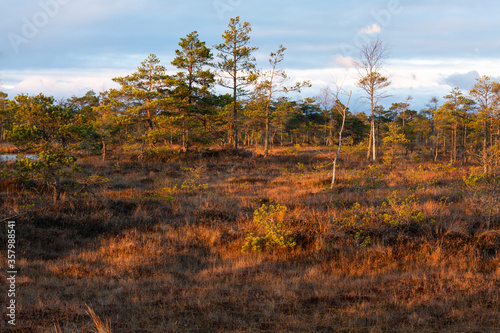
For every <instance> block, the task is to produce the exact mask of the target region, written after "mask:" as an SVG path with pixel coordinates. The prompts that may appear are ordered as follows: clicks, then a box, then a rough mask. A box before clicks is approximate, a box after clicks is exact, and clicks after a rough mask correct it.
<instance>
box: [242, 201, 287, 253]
mask: <svg viewBox="0 0 500 333" xmlns="http://www.w3.org/2000/svg"><path fill="white" fill-rule="evenodd" d="M286 210H287V208H286V207H285V206H281V205H279V204H277V205H269V206H266V205H262V207H260V208H259V209H256V210H255V211H254V215H253V221H254V222H255V223H256V224H257V225H259V226H260V227H262V228H263V229H264V231H265V235H264V236H256V235H255V234H254V233H249V234H248V237H247V238H246V239H245V240H246V242H245V245H243V247H242V251H243V252H245V251H247V250H250V249H252V250H253V251H256V252H261V251H262V250H263V249H264V248H276V247H280V248H292V247H294V246H296V245H297V243H296V242H295V239H294V237H293V233H292V232H291V231H285V230H283V228H284V225H283V220H284V218H285V213H286Z"/></svg>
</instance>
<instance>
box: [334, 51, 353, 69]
mask: <svg viewBox="0 0 500 333" xmlns="http://www.w3.org/2000/svg"><path fill="white" fill-rule="evenodd" d="M353 63H354V59H353V58H352V57H346V56H343V55H340V54H338V55H336V56H335V58H334V60H333V64H334V65H337V66H340V67H347V68H349V67H352V66H353Z"/></svg>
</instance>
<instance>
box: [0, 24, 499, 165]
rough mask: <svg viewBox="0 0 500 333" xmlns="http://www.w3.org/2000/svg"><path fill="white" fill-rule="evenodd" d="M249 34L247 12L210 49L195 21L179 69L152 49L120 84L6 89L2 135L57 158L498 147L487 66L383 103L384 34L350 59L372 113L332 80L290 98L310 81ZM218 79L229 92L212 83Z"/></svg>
mask: <svg viewBox="0 0 500 333" xmlns="http://www.w3.org/2000/svg"><path fill="white" fill-rule="evenodd" d="M250 32H251V26H250V24H249V23H248V22H241V21H240V19H239V17H236V18H232V19H231V20H230V22H229V25H228V29H227V30H226V31H225V32H224V34H223V35H222V39H223V40H222V42H221V43H220V44H218V45H215V46H214V47H213V49H211V48H209V47H207V46H206V44H205V42H203V41H201V40H200V39H199V35H198V33H197V32H196V31H194V32H192V33H190V34H188V35H187V36H186V37H185V38H181V39H180V42H179V48H178V49H177V50H176V51H175V54H176V56H175V58H174V59H173V60H172V61H171V64H172V65H173V66H174V67H175V68H176V70H177V72H176V73H175V74H172V75H170V74H167V71H166V68H165V67H164V66H163V65H161V63H160V59H159V58H158V57H157V56H156V55H154V54H151V55H150V56H149V57H148V58H147V59H145V60H144V61H143V62H142V63H141V65H140V66H139V67H138V69H137V71H136V72H134V73H132V74H130V75H127V76H124V77H116V78H114V79H113V81H114V82H116V83H118V85H119V87H120V88H118V89H109V90H107V91H104V92H102V93H100V94H96V93H95V92H93V91H89V92H88V93H86V94H85V95H84V96H79V97H77V96H74V97H72V98H69V99H66V100H62V101H56V100H55V99H54V97H51V96H45V95H43V94H39V95H37V96H28V95H24V94H21V95H18V96H16V97H14V98H13V99H10V100H9V99H8V96H7V95H6V94H5V93H0V135H1V137H0V139H1V140H2V141H8V142H11V143H13V144H15V145H16V146H17V147H18V148H19V150H20V151H21V152H32V153H40V154H45V155H44V156H53V157H54V159H55V160H54V161H55V162H54V163H56V164H57V163H59V164H60V165H69V164H71V161H72V159H71V158H69V156H72V155H71V153H74V152H78V151H80V152H85V153H88V154H97V155H101V156H102V157H103V158H104V159H105V158H106V156H109V154H110V153H115V154H117V153H121V152H123V151H124V150H127V149H130V150H136V151H140V154H141V157H142V156H144V154H152V153H155V152H160V151H161V150H162V149H163V150H165V149H174V148H176V149H179V148H180V149H182V150H184V151H187V150H189V149H191V148H192V147H193V146H196V147H200V146H210V145H214V144H217V145H220V146H224V147H232V148H234V149H238V148H239V147H241V146H255V145H261V146H262V147H263V148H264V152H265V155H266V156H267V154H268V152H269V148H270V147H273V146H287V145H296V144H310V145H324V146H331V147H335V146H336V145H339V143H340V142H341V141H342V142H343V143H344V144H345V145H348V146H352V147H357V148H358V149H359V150H364V151H365V152H366V157H367V158H368V159H372V160H376V159H377V158H379V155H381V156H382V157H383V158H384V160H385V161H387V162H388V163H393V162H394V161H396V160H397V159H401V158H408V157H414V158H419V159H430V160H436V161H437V160H447V161H449V162H450V163H451V164H465V163H467V162H468V161H471V159H478V160H479V161H480V162H481V161H482V162H483V163H482V165H484V168H485V171H487V169H488V165H487V164H488V163H486V161H487V160H489V159H491V158H489V157H491V155H492V154H495V153H496V152H497V151H498V147H499V145H500V111H499V108H500V84H499V83H498V82H496V81H494V80H492V79H491V78H490V77H488V76H483V77H481V78H478V79H477V80H476V84H475V85H474V87H472V89H471V90H470V91H467V92H464V91H461V90H460V89H459V88H453V89H452V90H451V91H450V92H449V94H448V95H446V96H443V98H442V101H440V100H439V99H438V98H436V97H434V98H432V99H431V100H430V101H429V104H428V106H427V107H426V108H425V109H423V110H419V111H416V110H412V109H411V97H408V98H407V99H405V100H403V101H400V102H397V103H393V104H392V106H391V107H390V108H388V109H385V108H384V107H383V106H381V105H380V104H379V103H380V101H381V100H382V99H383V98H386V97H387V95H386V94H385V90H384V89H385V88H387V87H388V86H389V85H390V83H391V82H390V80H389V78H388V77H386V76H384V75H382V73H381V71H382V68H383V66H384V60H386V59H387V57H388V49H387V47H386V46H385V44H384V43H383V41H381V40H380V39H377V40H375V41H372V42H370V43H367V44H366V45H364V46H363V47H362V48H361V50H360V56H359V58H358V59H357V60H356V61H355V63H354V66H355V68H356V69H357V73H358V81H357V84H358V87H359V88H361V90H362V91H363V93H364V96H365V97H366V99H367V100H368V101H369V105H370V112H369V113H354V112H351V111H350V110H349V108H348V103H346V101H344V103H346V105H344V104H343V102H342V94H339V93H338V92H337V93H336V94H335V93H332V90H331V89H330V88H328V87H326V88H325V89H323V90H322V92H321V94H320V95H319V96H317V97H316V98H303V99H300V100H296V99H295V100H294V99H291V98H290V97H289V96H288V95H287V93H289V92H292V91H293V92H300V91H301V90H302V89H303V88H307V87H309V86H310V84H309V82H300V83H295V84H288V82H287V74H286V72H285V71H283V70H282V69H281V67H280V66H281V63H282V61H283V60H284V54H285V51H286V48H285V47H283V46H281V45H280V46H279V47H278V49H277V50H276V51H273V52H271V53H270V57H269V67H268V69H267V70H257V68H256V60H255V58H254V56H253V53H254V52H255V51H256V50H257V49H258V48H257V47H254V46H251V45H250ZM214 52H216V56H214ZM217 85H219V86H221V87H225V88H227V89H229V93H227V94H219V93H216V92H215V89H214V88H215V87H216V86H217ZM347 95H348V94H347ZM347 95H346V96H347ZM339 110H343V112H339ZM339 132H341V133H342V132H343V133H342V134H341V135H340V136H339ZM342 137H343V139H342Z"/></svg>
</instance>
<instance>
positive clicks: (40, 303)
mask: <svg viewBox="0 0 500 333" xmlns="http://www.w3.org/2000/svg"><path fill="white" fill-rule="evenodd" d="M327 152H328V151H317V150H311V149H310V150H302V151H300V152H298V151H295V150H294V149H288V150H280V151H278V150H276V151H275V152H274V154H273V155H272V156H270V157H269V158H267V159H264V158H263V157H261V156H259V155H258V154H251V153H248V152H240V153H237V154H236V153H230V152H224V151H211V152H204V153H191V154H189V155H188V156H174V155H172V156H169V157H163V158H162V159H163V160H162V159H159V158H157V159H146V160H142V161H140V162H139V161H137V159H136V158H134V157H132V156H121V157H120V158H118V157H115V158H113V159H111V160H107V161H105V162H103V161H101V160H100V159H98V158H81V159H80V160H79V161H78V164H79V166H81V168H82V172H81V175H80V176H79V177H80V178H81V179H83V178H82V177H86V179H87V183H88V184H89V185H88V187H87V188H85V189H83V190H82V191H80V192H79V193H77V194H76V195H73V194H74V193H75V192H77V189H78V187H79V186H78V185H76V184H74V183H73V182H70V181H67V182H66V183H65V186H67V187H68V191H67V192H66V193H63V195H62V199H61V200H60V201H59V202H57V203H54V202H53V201H52V196H51V194H50V189H46V188H43V187H41V186H38V185H37V184H33V183H29V184H25V185H18V184H14V183H9V182H5V181H4V182H2V183H1V184H0V204H1V206H0V217H2V219H3V217H9V216H13V215H19V216H18V217H16V218H15V220H16V222H17V242H18V245H17V246H18V251H19V253H18V262H17V266H18V269H19V276H18V281H17V288H18V296H17V300H18V303H19V306H18V328H17V331H18V332H23V331H25V332H57V331H62V332H82V331H84V332H87V331H91V330H92V329H95V326H94V322H93V320H92V319H91V317H90V316H89V313H88V308H87V305H88V306H89V307H90V308H91V309H93V310H94V311H95V313H96V314H97V315H98V316H99V317H100V318H101V319H102V320H103V321H104V320H109V322H110V326H111V330H112V331H113V332H408V331H416V332H500V329H499V328H498V327H499V323H500V268H499V263H500V255H499V251H498V250H499V249H500V232H499V229H500V219H499V215H498V207H493V215H492V223H491V225H490V226H489V228H488V227H487V224H486V222H485V221H486V219H487V217H488V216H489V215H488V214H489V213H487V212H486V209H485V208H484V207H483V206H478V204H477V202H479V201H478V198H477V196H476V197H473V196H472V193H471V191H469V190H467V189H466V188H464V186H463V177H464V176H465V175H466V174H467V172H468V171H467V169H466V168H464V169H462V168H454V167H450V166H446V165H437V164H434V163H427V162H426V163H420V164H417V163H410V164H403V165H400V166H398V167H395V168H387V167H385V166H383V165H379V164H375V165H370V164H368V163H367V162H365V161H364V160H363V159H362V158H360V157H359V156H357V155H356V154H355V153H354V152H352V153H344V155H343V159H342V161H341V163H340V169H339V183H338V184H337V186H336V187H335V189H333V190H330V189H329V183H330V164H329V163H330V160H329V159H328V154H327ZM91 176H92V178H89V177H91ZM263 204H264V205H266V206H267V207H269V206H270V205H275V204H280V205H282V206H285V207H287V210H286V212H285V214H284V216H283V218H282V220H281V221H282V222H283V228H284V229H285V230H286V231H290V232H291V233H292V234H293V237H294V239H295V241H296V243H297V245H296V246H295V247H293V248H276V249H265V250H264V251H262V252H261V253H257V252H253V251H251V250H250V251H247V252H245V253H242V246H243V245H244V244H245V238H246V237H247V235H248V233H249V232H252V233H254V234H256V235H261V236H264V231H263V230H262V229H260V227H259V226H258V225H257V224H255V223H254V211H255V210H256V209H258V208H259V207H261V206H262V205H263ZM488 212H489V211H488ZM5 230H6V229H5V228H2V230H1V238H2V240H1V242H2V244H6V232H5ZM1 260H2V267H5V266H4V264H5V262H6V256H5V255H2V259H1ZM1 284H2V289H5V288H3V287H6V281H5V279H1ZM2 297H4V299H5V300H7V298H6V297H7V295H6V293H2ZM2 303H3V302H2ZM3 304H5V303H3ZM5 328H6V325H5V323H4V324H3V326H2V327H0V329H5Z"/></svg>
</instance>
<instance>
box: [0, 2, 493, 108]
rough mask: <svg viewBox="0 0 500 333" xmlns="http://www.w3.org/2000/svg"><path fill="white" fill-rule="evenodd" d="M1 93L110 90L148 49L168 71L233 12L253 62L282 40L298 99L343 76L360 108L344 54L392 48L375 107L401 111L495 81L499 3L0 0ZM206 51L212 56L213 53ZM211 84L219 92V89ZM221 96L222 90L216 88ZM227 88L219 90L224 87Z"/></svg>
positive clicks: (212, 39)
mask: <svg viewBox="0 0 500 333" xmlns="http://www.w3.org/2000/svg"><path fill="white" fill-rule="evenodd" d="M0 3H1V4H2V6H1V8H2V11H1V12H0V90H1V91H4V92H6V93H8V94H9V98H13V97H14V96H16V95H18V94H21V93H28V94H30V95H36V94H38V93H44V94H46V95H53V96H55V97H56V98H58V99H60V98H69V97H71V96H81V95H84V94H85V93H86V92H87V91H89V90H94V91H95V92H102V91H105V90H107V89H110V88H115V87H117V86H116V84H115V83H114V82H113V81H112V80H111V79H112V78H113V77H119V76H125V75H128V74H131V73H133V72H135V71H136V70H137V67H138V66H140V64H141V62H142V61H143V60H144V59H146V58H147V56H148V55H149V54H151V53H154V54H156V55H157V56H158V57H159V58H160V60H161V62H162V64H163V65H164V66H165V67H166V68H167V73H170V74H173V73H175V69H174V68H173V66H172V65H171V64H170V62H171V61H172V60H173V58H174V55H175V50H176V49H177V48H179V46H178V42H179V41H180V38H183V37H185V36H186V35H187V34H189V33H190V32H192V31H197V32H198V34H199V37H200V39H201V40H202V41H205V42H206V44H207V46H213V45H215V44H219V43H221V42H222V34H223V32H224V30H225V29H227V25H228V22H229V19H230V18H231V17H236V16H240V19H241V21H246V22H249V23H250V24H251V27H252V32H251V33H250V37H251V39H250V41H251V45H252V46H257V47H259V49H258V51H256V52H255V54H254V55H255V57H256V59H257V63H258V67H259V68H261V69H263V70H265V69H267V67H268V61H267V59H268V58H269V54H270V52H272V51H276V50H277V49H278V47H279V45H280V44H282V45H284V46H285V47H286V48H287V50H286V53H285V59H284V61H283V63H282V69H284V70H285V71H286V72H287V74H288V75H289V77H290V81H291V83H293V81H303V80H309V81H310V82H311V84H312V87H311V88H307V89H305V90H303V92H302V94H301V95H300V96H291V97H292V98H297V99H298V98H303V97H312V96H315V95H318V94H319V92H320V90H321V88H323V87H324V86H331V87H335V85H336V83H342V84H343V88H344V89H345V90H347V91H349V90H352V91H353V95H354V96H355V102H354V105H355V108H356V109H357V110H359V111H360V112H363V111H366V110H364V109H366V108H367V105H366V104H365V103H363V102H362V101H363V100H362V98H361V97H362V93H361V91H360V90H359V88H357V87H356V84H355V83H356V80H357V79H356V71H355V70H354V69H353V68H352V59H355V58H356V57H357V56H358V54H359V47H360V46H361V45H363V44H364V43H366V42H368V41H370V40H372V39H374V38H377V37H379V38H381V39H382V40H384V42H385V43H386V44H387V45H388V47H389V50H390V54H389V57H388V59H387V61H386V63H385V65H384V67H383V70H382V72H383V74H384V75H387V76H389V77H390V79H391V81H392V84H391V86H390V87H389V88H388V89H387V95H388V97H387V98H386V99H384V100H383V101H381V104H383V105H384V106H386V107H388V106H390V105H391V103H394V102H403V101H405V100H406V97H407V96H413V100H412V105H411V107H412V108H413V109H416V110H420V109H422V108H425V105H426V103H427V102H428V101H429V100H430V99H431V98H432V97H438V98H439V99H440V100H441V101H443V96H444V95H446V94H447V93H448V92H449V91H450V90H451V89H452V88H453V87H456V86H458V87H459V88H461V89H462V90H463V91H464V92H467V91H468V90H470V89H471V88H472V86H473V84H474V82H475V78H476V77H479V76H482V75H489V76H491V77H492V78H494V79H500V38H499V37H498V31H500V23H499V22H500V2H498V1H493V0H476V1H470V0H468V1H463V0H454V1H450V0H441V1H431V0H420V1H411V0H372V1H360V0H351V1H335V0H334V1H332V0H328V1H327V0H316V1H309V2H305V1H297V0H287V1H272V0H267V1H264V0H252V1H251V0H183V1H171V0H166V1H165V0H164V1H160V0H142V1H136V0H134V1H132V0H120V1H118V0H23V1H17V0H16V1H14V0H0ZM213 53H214V54H215V55H216V51H215V50H214V51H213ZM218 89H221V88H218ZM220 92H226V91H224V90H220ZM227 92H229V91H227Z"/></svg>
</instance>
